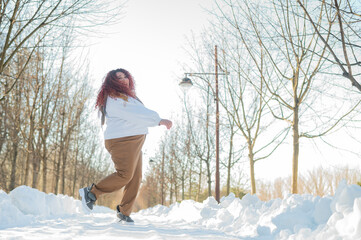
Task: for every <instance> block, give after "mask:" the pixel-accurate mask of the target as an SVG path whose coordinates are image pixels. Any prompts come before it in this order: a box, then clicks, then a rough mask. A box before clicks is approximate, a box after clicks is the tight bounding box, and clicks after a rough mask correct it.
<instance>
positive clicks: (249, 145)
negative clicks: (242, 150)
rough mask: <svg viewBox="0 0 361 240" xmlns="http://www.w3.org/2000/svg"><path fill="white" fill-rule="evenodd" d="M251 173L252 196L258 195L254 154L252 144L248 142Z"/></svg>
mask: <svg viewBox="0 0 361 240" xmlns="http://www.w3.org/2000/svg"><path fill="white" fill-rule="evenodd" d="M248 158H249V171H250V175H251V194H256V178H255V174H254V153H253V147H252V142H251V141H248Z"/></svg>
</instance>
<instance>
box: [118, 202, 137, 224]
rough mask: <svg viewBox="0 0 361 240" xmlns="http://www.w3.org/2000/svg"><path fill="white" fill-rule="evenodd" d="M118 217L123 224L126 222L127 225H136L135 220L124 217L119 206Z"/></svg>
mask: <svg viewBox="0 0 361 240" xmlns="http://www.w3.org/2000/svg"><path fill="white" fill-rule="evenodd" d="M117 217H118V218H119V219H120V221H122V222H126V223H134V220H133V219H132V218H131V217H129V216H126V215H124V214H123V213H121V212H120V210H119V205H117Z"/></svg>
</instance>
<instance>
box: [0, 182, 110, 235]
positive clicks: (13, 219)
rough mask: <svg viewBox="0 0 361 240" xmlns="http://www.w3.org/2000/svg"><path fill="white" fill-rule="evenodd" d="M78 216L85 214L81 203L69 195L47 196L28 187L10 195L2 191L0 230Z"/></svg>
mask: <svg viewBox="0 0 361 240" xmlns="http://www.w3.org/2000/svg"><path fill="white" fill-rule="evenodd" d="M106 209H108V208H104V207H99V206H96V207H95V208H94V211H95V212H106V211H107V210H106ZM109 211H112V210H110V209H108V212H109ZM77 214H84V212H83V209H82V205H81V201H80V200H75V199H74V198H72V197H69V196H67V195H62V194H58V195H55V194H53V193H49V194H46V193H43V192H40V191H38V190H37V189H33V188H30V187H27V186H20V187H17V188H15V189H14V190H13V191H11V192H10V193H9V194H6V193H5V192H4V191H3V190H0V229H4V228H9V227H20V226H25V225H29V224H31V223H35V222H37V221H39V220H45V219H53V218H66V217H73V216H74V215H77Z"/></svg>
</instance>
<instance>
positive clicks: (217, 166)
mask: <svg viewBox="0 0 361 240" xmlns="http://www.w3.org/2000/svg"><path fill="white" fill-rule="evenodd" d="M214 54H215V68H216V69H215V70H216V71H215V73H216V99H215V100H216V201H217V202H218V203H219V202H220V192H219V101H218V59H217V45H216V46H215V49H214Z"/></svg>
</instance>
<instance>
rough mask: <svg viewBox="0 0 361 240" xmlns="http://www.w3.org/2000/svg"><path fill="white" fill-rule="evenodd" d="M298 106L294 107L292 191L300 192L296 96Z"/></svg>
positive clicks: (294, 192)
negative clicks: (298, 183)
mask: <svg viewBox="0 0 361 240" xmlns="http://www.w3.org/2000/svg"><path fill="white" fill-rule="evenodd" d="M295 101H296V106H295V107H294V112H293V126H292V130H293V157H292V193H293V194H296V193H297V192H298V189H297V181H298V155H299V151H300V145H299V138H300V137H299V131H298V122H299V119H298V103H297V99H296V98H295Z"/></svg>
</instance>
